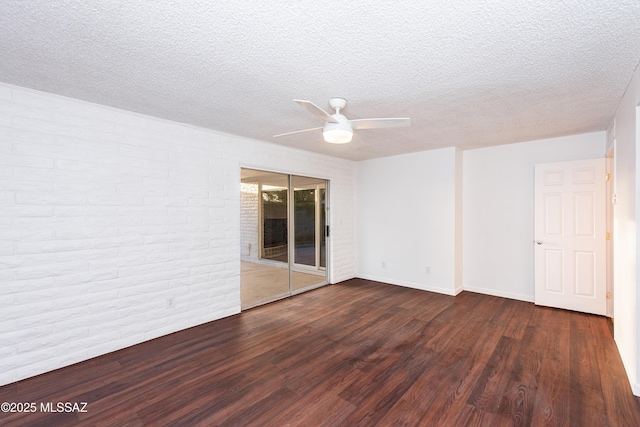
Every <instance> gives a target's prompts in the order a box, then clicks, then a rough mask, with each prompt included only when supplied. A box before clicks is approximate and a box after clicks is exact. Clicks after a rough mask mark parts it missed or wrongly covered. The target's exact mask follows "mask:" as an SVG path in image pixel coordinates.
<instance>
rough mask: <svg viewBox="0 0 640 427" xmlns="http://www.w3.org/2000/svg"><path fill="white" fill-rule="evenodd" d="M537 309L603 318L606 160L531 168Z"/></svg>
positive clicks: (604, 304) (605, 283)
mask: <svg viewBox="0 0 640 427" xmlns="http://www.w3.org/2000/svg"><path fill="white" fill-rule="evenodd" d="M534 237H535V242H534V246H535V250H534V256H535V303H536V304H537V305H546V306H550V307H558V308H564V309H568V310H575V311H581V312H585V313H593V314H600V315H606V310H607V305H606V289H607V277H606V241H605V237H606V205H605V159H604V158H602V159H590V160H579V161H571V162H560V163H545V164H539V165H536V168H535V230H534Z"/></svg>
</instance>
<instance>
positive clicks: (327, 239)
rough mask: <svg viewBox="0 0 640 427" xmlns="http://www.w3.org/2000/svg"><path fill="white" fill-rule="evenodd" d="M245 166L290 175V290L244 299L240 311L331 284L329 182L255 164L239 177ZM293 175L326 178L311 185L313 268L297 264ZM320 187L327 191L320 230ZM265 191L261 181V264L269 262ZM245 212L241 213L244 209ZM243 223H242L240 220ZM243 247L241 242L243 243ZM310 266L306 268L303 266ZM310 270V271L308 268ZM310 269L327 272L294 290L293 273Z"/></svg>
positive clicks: (259, 238)
mask: <svg viewBox="0 0 640 427" xmlns="http://www.w3.org/2000/svg"><path fill="white" fill-rule="evenodd" d="M243 169H249V170H253V171H258V172H265V173H274V174H281V175H287V177H288V180H287V181H288V189H287V211H288V212H287V247H288V248H287V251H288V253H287V258H288V262H287V270H288V281H289V283H288V292H286V293H280V294H277V295H274V296H273V298H271V297H268V298H267V299H264V300H259V301H256V302H251V303H249V304H247V305H243V304H242V301H241V310H247V309H250V308H253V307H256V306H259V305H263V304H267V303H270V302H273V301H277V300H280V299H283V298H287V297H289V296H293V295H297V294H300V293H303V292H307V291H310V290H312V289H316V288H319V287H322V286H325V285H328V284H329V283H330V282H329V272H330V262H329V260H330V258H331V257H330V256H329V254H330V250H331V243H330V242H331V239H330V236H329V235H327V231H328V230H329V223H330V220H329V218H330V216H329V209H330V201H329V200H330V188H329V187H330V181H329V179H327V178H316V177H311V176H308V175H298V174H294V173H290V172H280V171H276V170H271V169H264V168H261V167H253V166H244V165H243V166H241V167H240V170H241V174H240V176H241V177H242V170H243ZM294 177H301V178H311V179H316V180H320V181H323V184H315V185H313V186H312V185H309V187H310V189H311V188H313V189H315V190H316V191H315V215H316V218H315V225H314V227H315V228H316V233H315V240H316V242H315V245H316V266H315V268H314V267H310V266H307V265H304V264H299V265H298V264H296V263H295V224H294V222H295V194H294V192H295V189H294V186H293V179H294ZM318 188H323V189H324V191H325V203H324V215H325V227H324V230H318V227H320V228H322V224H319V223H320V219H319V214H320V213H321V210H322V207H321V206H319V205H320V200H319V192H318ZM262 192H263V186H262V183H259V184H258V244H259V248H258V249H259V260H260V261H261V262H260V263H261V264H264V265H268V261H269V260H268V259H264V258H262V253H263V251H264V249H263V246H264V224H263V222H264V207H263V199H262ZM241 214H242V212H241ZM241 223H242V222H241ZM239 234H240V235H242V233H239ZM323 235H324V239H325V266H324V267H320V249H321V242H320V241H318V239H319V238H320V237H321V236H323ZM240 246H241V248H242V244H241V245H240ZM300 266H302V267H303V268H300ZM304 267H307V268H304ZM305 270H307V271H305ZM311 270H313V271H315V272H324V275H317V277H318V278H322V279H323V280H322V281H319V282H317V283H313V284H311V285H308V286H304V287H301V288H298V289H294V288H293V285H294V273H296V272H299V273H305V274H308V273H309V272H310V271H311ZM240 274H241V277H240V283H241V286H242V273H240Z"/></svg>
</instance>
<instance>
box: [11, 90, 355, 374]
mask: <svg viewBox="0 0 640 427" xmlns="http://www.w3.org/2000/svg"><path fill="white" fill-rule="evenodd" d="M241 167H254V168H258V169H265V170H273V171H279V172H286V173H292V174H297V175H303V176H313V177H318V178H325V179H329V180H330V183H331V188H330V206H331V210H330V214H329V220H330V221H329V222H330V224H331V227H332V233H331V238H330V248H331V252H330V258H329V261H330V265H329V277H330V281H331V282H333V283H335V282H338V281H342V280H346V279H349V278H351V277H354V276H355V271H356V253H355V177H356V164H355V163H354V162H350V161H347V160H342V159H337V158H332V157H328V156H322V155H318V154H312V153H308V152H303V151H299V150H294V149H289V148H285V147H281V146H277V145H273V144H270V143H265V142H260V141H254V140H249V139H245V138H240V137H236V136H232V135H224V134H219V133H215V132H211V131H207V130H203V129H197V128H192V127H188V126H184V125H180V124H177V123H172V122H168V121H163V120H158V119H154V118H150V117H145V116H141V115H138V114H134V113H129V112H126V111H120V110H115V109H112V108H108V107H102V106H99V105H94V104H89V103H85V102H81V101H76V100H71V99H67V98H63V97H58V96H54V95H49V94H44V93H40V92H36V91H32V90H28V89H23V88H19V87H16V86H11V85H5V84H1V83H0V385H3V384H8V383H11V382H14V381H17V380H20V379H23V378H26V377H29V376H32V375H37V374H40V373H42V372H46V371H49V370H52V369H56V368H59V367H62V366H66V365H69V364H72V363H75V362H78V361H81V360H85V359H88V358H91V357H94V356H97V355H100V354H104V353H107V352H110V351H114V350H118V349H120V348H124V347H127V346H130V345H133V344H137V343H140V342H142V341H145V340H149V339H153V338H156V337H158V336H161V335H165V334H168V333H171V332H175V331H177V330H181V329H185V328H188V327H191V326H194V325H198V324H201V323H205V322H209V321H212V320H215V319H219V318H221V317H224V316H228V315H231V314H235V313H238V312H239V310H240V259H241V245H240V238H241V225H240V205H241V204H240V168H241ZM169 298H175V307H173V308H167V300H168V299H169Z"/></svg>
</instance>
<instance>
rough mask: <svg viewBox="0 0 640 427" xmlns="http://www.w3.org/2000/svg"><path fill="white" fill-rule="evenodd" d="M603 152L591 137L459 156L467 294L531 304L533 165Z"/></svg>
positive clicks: (600, 137) (597, 136)
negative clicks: (484, 295)
mask: <svg viewBox="0 0 640 427" xmlns="http://www.w3.org/2000/svg"><path fill="white" fill-rule="evenodd" d="M604 149H605V133H604V132H595V133H588V134H581V135H573V136H566V137H560V138H552V139H545V140H538V141H531V142H523V143H519V144H509V145H501V146H496V147H490V148H481V149H475V150H469V151H464V152H463V175H464V177H463V185H462V188H463V206H464V210H463V212H464V213H463V216H464V221H463V226H462V229H463V245H462V247H463V260H464V270H463V271H464V273H463V277H464V289H465V290H469V291H474V292H480V293H486V294H490V295H497V296H502V297H507V298H514V299H519V300H524V301H533V297H534V284H533V196H534V165H535V164H536V163H545V162H560V161H565V160H581V159H588V158H597V157H604Z"/></svg>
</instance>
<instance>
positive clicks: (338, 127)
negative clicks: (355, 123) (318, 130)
mask: <svg viewBox="0 0 640 427" xmlns="http://www.w3.org/2000/svg"><path fill="white" fill-rule="evenodd" d="M322 137H323V138H324V140H325V141H326V142H328V143H330V144H346V143H349V142H351V139H352V138H353V129H351V126H349V123H327V124H326V125H325V127H324V129H323V130H322Z"/></svg>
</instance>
